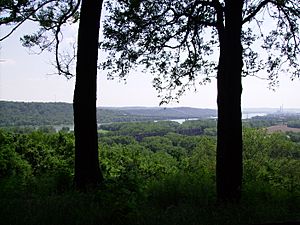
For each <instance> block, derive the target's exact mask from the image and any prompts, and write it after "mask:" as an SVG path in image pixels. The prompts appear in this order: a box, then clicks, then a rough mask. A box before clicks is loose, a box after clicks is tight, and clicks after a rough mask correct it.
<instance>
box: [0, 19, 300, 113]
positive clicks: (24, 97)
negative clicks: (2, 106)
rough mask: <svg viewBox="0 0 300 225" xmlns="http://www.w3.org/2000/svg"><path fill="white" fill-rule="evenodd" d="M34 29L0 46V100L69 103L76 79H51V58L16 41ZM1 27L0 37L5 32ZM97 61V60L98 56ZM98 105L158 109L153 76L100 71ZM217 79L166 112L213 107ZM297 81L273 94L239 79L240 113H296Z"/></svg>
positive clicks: (264, 84) (70, 35) (285, 80)
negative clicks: (121, 77) (123, 78)
mask: <svg viewBox="0 0 300 225" xmlns="http://www.w3.org/2000/svg"><path fill="white" fill-rule="evenodd" d="M32 29H33V27H32V26H31V25H30V24H25V25H24V26H22V27H20V28H19V29H18V30H17V31H16V32H15V33H14V34H13V35H12V36H10V37H9V38H7V39H6V40H4V41H2V42H0V59H1V60H0V100H5V101H24V102H69V103H71V102H72V100H73V91H74V85H75V78H72V79H70V80H68V79H66V78H65V77H63V76H59V75H56V74H55V72H56V71H55V67H54V66H53V62H54V54H53V53H50V52H45V53H42V54H40V55H36V54H33V53H32V52H31V51H30V50H28V49H26V48H24V47H23V46H22V45H21V42H20V40H19V39H20V37H21V36H22V35H23V34H28V33H30V31H32ZM68 29H69V30H67V32H66V35H65V40H69V41H70V42H71V41H72V40H74V39H76V27H72V28H68ZM7 30H8V29H7V27H3V26H2V27H0V37H2V36H3V35H4V34H5V33H6V32H7ZM99 57H101V55H100V56H99ZM97 85H98V93H97V106H118V107H119V106H158V105H159V103H160V100H161V99H159V98H158V97H157V95H158V93H157V92H156V90H155V89H154V88H153V87H152V75H151V74H144V73H142V72H139V71H134V72H132V73H131V74H130V76H129V77H128V79H127V82H126V83H124V82H123V81H119V80H118V79H116V80H107V77H106V72H105V71H100V70H99V71H98V83H97ZM216 89H217V87H216V80H212V82H211V83H210V84H207V85H206V86H201V87H199V89H198V90H197V92H194V91H188V92H187V93H186V94H185V95H184V96H183V97H181V99H180V102H179V103H170V104H169V105H164V106H166V107H178V106H189V107H197V108H214V109H216V108H217V104H216V99H217V91H216ZM299 90H300V80H294V81H291V80H290V78H289V76H287V75H282V76H281V77H280V85H279V87H277V88H276V90H275V91H273V90H270V89H269V88H268V81H265V80H261V79H258V78H254V77H247V78H243V94H242V107H243V108H261V107H264V108H265V107H268V108H280V107H281V106H283V107H284V108H300V95H299Z"/></svg>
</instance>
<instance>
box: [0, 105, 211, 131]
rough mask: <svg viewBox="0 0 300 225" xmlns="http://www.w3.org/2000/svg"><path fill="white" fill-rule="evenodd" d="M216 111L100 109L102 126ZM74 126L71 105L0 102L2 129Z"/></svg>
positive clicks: (206, 113)
mask: <svg viewBox="0 0 300 225" xmlns="http://www.w3.org/2000/svg"><path fill="white" fill-rule="evenodd" d="M215 115H216V110H213V109H197V108H187V107H179V108H159V107H149V108H148V107H144V108H143V107H123V108H111V107H110V108H98V109H97V118H98V123H108V122H130V121H151V120H164V119H187V118H206V117H209V116H215ZM61 124H73V106H72V104H71V103H60V102H55V103H37V102H27V103H25V102H9V101H0V126H21V125H23V126H24V125H33V126H35V125H61Z"/></svg>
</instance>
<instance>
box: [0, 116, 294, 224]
mask: <svg viewBox="0 0 300 225" xmlns="http://www.w3.org/2000/svg"><path fill="white" fill-rule="evenodd" d="M195 122H196V123H197V121H195ZM146 124H148V125H149V128H150V127H151V126H152V124H149V123H146ZM144 125H145V124H144ZM123 126H124V125H123ZM145 126H146V125H145ZM243 139H244V162H245V163H244V171H245V176H244V182H243V183H244V189H243V192H244V194H243V196H244V197H243V198H242V201H241V203H240V204H238V205H234V204H233V205H227V206H223V205H216V204H215V200H216V194H215V158H216V150H215V149H216V138H215V137H212V136H205V135H201V136H186V135H182V134H178V133H167V134H166V135H164V136H149V137H144V138H143V139H142V140H140V141H137V140H135V139H134V138H133V137H130V136H117V135H113V136H105V137H102V138H100V142H99V153H100V156H99V158H100V162H101V167H102V171H103V174H104V177H105V182H104V185H103V186H102V187H100V188H99V190H96V191H95V192H91V193H85V194H83V193H77V192H75V191H74V190H73V189H72V186H73V182H72V179H73V161H74V137H73V134H72V133H67V132H58V133H44V132H41V131H32V132H30V133H14V132H11V131H5V130H0V172H1V173H0V174H1V177H0V190H1V191H0V200H1V201H0V208H2V209H4V210H2V211H0V216H1V221H2V222H4V223H6V224H20V223H23V222H24V221H25V222H26V223H28V224H41V223H43V224H196V223H197V221H204V222H205V223H206V224H252V223H259V222H268V221H276V220H286V219H287V220H293V219H295V220H297V219H298V220H299V218H300V215H299V210H300V209H299V207H298V206H299V205H300V192H299V190H300V170H299V168H300V165H299V162H300V157H299V156H300V145H299V143H297V142H294V141H292V140H291V138H289V137H288V136H286V135H285V134H283V133H274V134H268V133H266V131H265V130H263V129H253V128H245V129H244V132H243ZM50 215H51V218H50ZM66 215H68V220H67V221H66V220H65V218H66ZM137 218H138V219H137ZM224 221H225V222H224ZM226 221H227V222H226Z"/></svg>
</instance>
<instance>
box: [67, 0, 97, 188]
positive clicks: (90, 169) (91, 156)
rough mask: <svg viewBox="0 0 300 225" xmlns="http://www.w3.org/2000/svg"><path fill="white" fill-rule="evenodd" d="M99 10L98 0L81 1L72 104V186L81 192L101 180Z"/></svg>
mask: <svg viewBox="0 0 300 225" xmlns="http://www.w3.org/2000/svg"><path fill="white" fill-rule="evenodd" d="M101 8H102V0H98V1H95V0H82V5H81V13H80V23H79V31H78V51H77V67H76V85H75V91H74V102H73V109H74V132H75V184H76V185H77V187H78V188H79V189H85V188H87V186H89V185H92V186H95V185H98V184H100V183H101V182H102V179H103V177H102V173H101V171H100V166H99V157H98V132H97V117H96V114H97V112H96V96H97V87H96V85H97V60H98V39H99V28H100V15H101Z"/></svg>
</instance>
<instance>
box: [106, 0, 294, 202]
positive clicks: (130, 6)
mask: <svg viewBox="0 0 300 225" xmlns="http://www.w3.org/2000/svg"><path fill="white" fill-rule="evenodd" d="M106 7H107V9H108V11H109V15H108V16H107V20H106V22H104V36H105V39H104V41H103V42H102V44H101V47H102V48H103V49H104V50H106V51H108V53H109V54H108V58H107V60H106V61H105V62H103V63H102V66H103V68H104V69H107V70H109V76H112V77H114V76H115V75H116V74H117V75H118V76H120V77H121V78H124V79H126V76H127V75H128V73H129V72H130V70H131V69H132V68H136V67H141V65H143V66H144V67H143V68H144V69H145V70H149V71H150V72H151V73H153V74H155V77H154V80H153V86H154V87H155V88H156V89H157V90H158V92H159V97H161V98H162V103H168V102H169V101H171V100H174V99H175V100H177V99H178V98H179V97H180V96H181V95H182V94H183V93H184V91H185V90H187V89H191V88H194V87H197V83H199V84H200V85H201V84H206V83H208V82H210V80H211V79H212V77H216V78H217V91H218V98H217V103H218V125H217V127H218V131H217V135H218V142H217V180H216V182H217V195H218V199H219V200H220V201H227V200H230V201H232V200H239V199H240V196H241V187H242V168H243V164H242V152H243V151H242V146H243V143H242V123H241V94H242V77H243V76H246V75H252V76H260V74H261V71H267V73H268V79H269V80H270V84H271V85H276V84H277V81H278V80H277V78H278V74H279V73H280V72H285V73H289V74H291V77H292V79H294V78H296V77H299V76H300V69H299V61H297V60H298V58H297V57H299V53H300V49H299V48H300V47H299V46H300V45H299V44H300V35H299V27H298V25H297V24H299V22H300V5H299V3H298V0H259V1H255V0H192V1H187V0H183V1H173V0H164V1H161V0H160V1H158V0H122V1H117V2H113V3H111V2H108V3H107V4H106ZM267 20H269V21H268V22H267ZM264 24H267V25H268V27H267V28H263V26H264ZM271 27H272V29H271ZM259 46H260V48H259ZM255 49H258V50H257V51H255ZM260 50H264V53H261V52H258V51H260ZM217 53H219V57H218V62H215V61H214V59H215V58H216V54H217ZM200 75H202V78H201V79H200ZM198 79H200V80H198ZM174 92H175V94H174Z"/></svg>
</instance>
